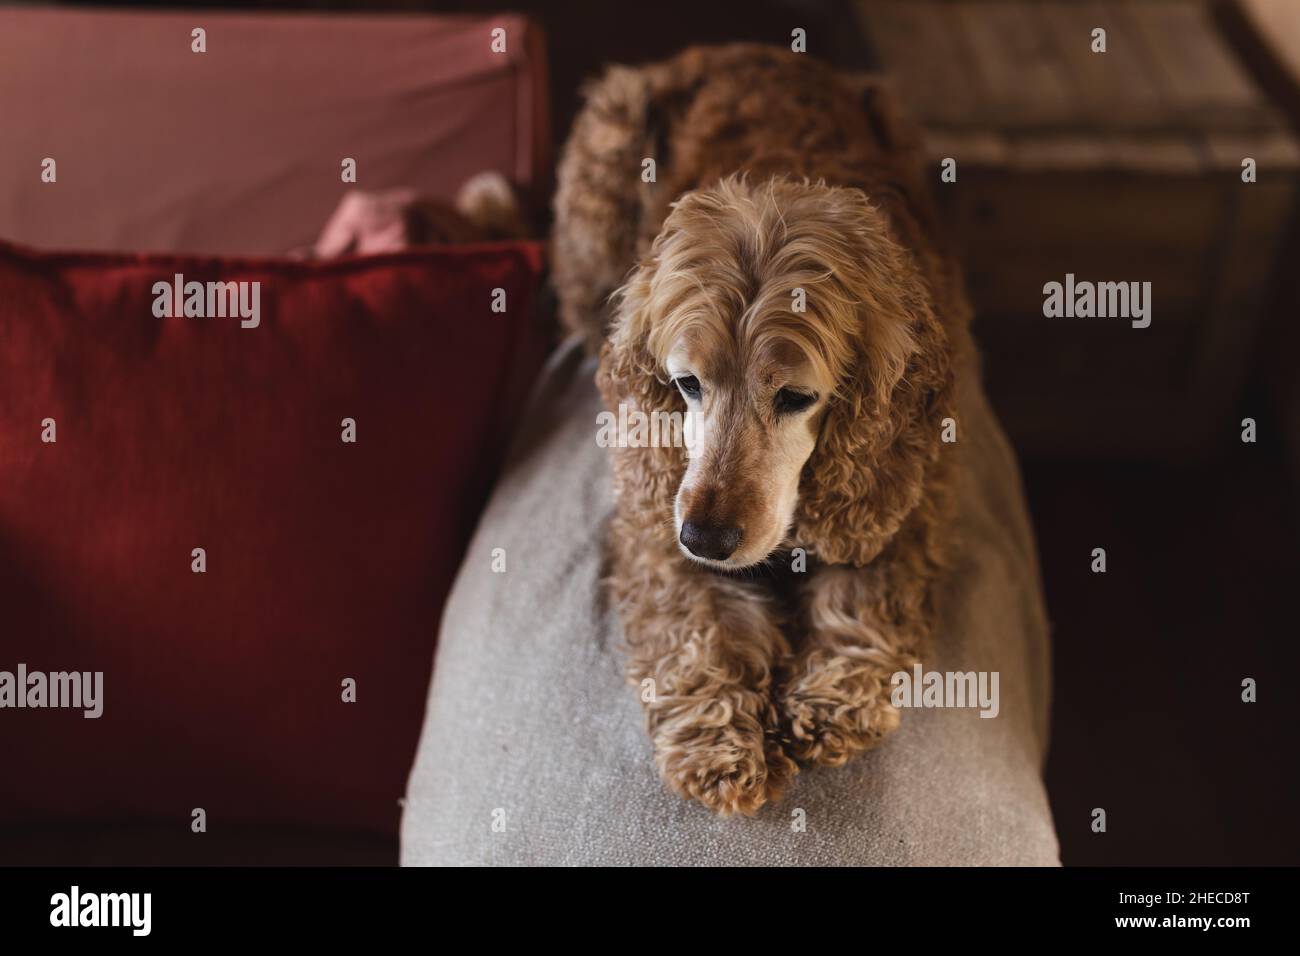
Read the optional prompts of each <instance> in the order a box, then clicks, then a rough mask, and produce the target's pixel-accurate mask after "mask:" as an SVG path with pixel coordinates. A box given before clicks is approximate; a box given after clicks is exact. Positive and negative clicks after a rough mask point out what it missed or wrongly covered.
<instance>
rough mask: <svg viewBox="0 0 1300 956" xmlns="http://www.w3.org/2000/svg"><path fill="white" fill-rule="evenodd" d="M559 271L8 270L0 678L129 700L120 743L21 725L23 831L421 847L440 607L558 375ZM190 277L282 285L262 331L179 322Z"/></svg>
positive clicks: (457, 254) (409, 266)
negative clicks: (538, 378) (373, 834)
mask: <svg viewBox="0 0 1300 956" xmlns="http://www.w3.org/2000/svg"><path fill="white" fill-rule="evenodd" d="M539 271H540V252H539V248H538V247H537V246H536V245H535V244H530V243H516V244H500V245H493V246H478V247H466V248H459V249H451V248H448V249H425V250H413V251H410V252H402V253H394V254H391V255H384V256H379V257H372V258H354V259H341V260H333V261H327V262H321V263H300V262H290V261H283V260H271V261H267V260H218V259H205V258H193V257H176V256H140V257H132V256H118V255H98V254H44V253H34V252H30V251H24V250H21V249H17V248H15V247H12V246H8V245H4V244H0V671H8V672H10V673H14V672H16V669H17V665H18V664H20V663H22V664H25V665H26V668H27V670H28V671H29V672H32V671H39V672H43V673H49V672H60V671H79V672H95V671H102V672H103V675H104V676H103V699H104V702H103V715H102V716H101V717H100V718H98V719H86V718H85V717H83V715H82V712H81V711H78V710H68V709H48V708H47V709H3V710H0V760H2V761H3V765H4V766H3V769H2V770H0V775H2V776H3V779H4V780H5V781H6V783H7V785H5V786H2V787H0V824H3V823H11V822H17V821H33V820H42V821H55V822H57V821H60V820H69V819H78V820H94V819H99V820H104V819H126V818H136V819H140V818H143V819H152V820H167V821H174V822H175V824H176V825H177V826H179V827H183V828H187V829H188V827H189V824H190V819H191V811H192V810H193V809H195V808H203V809H204V811H205V812H206V816H207V822H208V827H209V829H213V828H216V827H220V826H222V825H224V824H226V823H230V822H232V821H242V822H261V823H292V824H298V825H303V826H349V827H358V828H365V829H369V830H372V831H380V832H387V833H391V832H393V831H394V830H395V829H396V826H397V821H398V813H399V807H398V803H397V801H398V798H399V797H400V796H401V795H402V793H403V790H404V788H405V781H406V775H407V771H408V769H409V766H410V762H411V759H412V755H413V753H414V749H415V744H416V738H417V736H418V734H419V729H420V723H421V714H422V712H423V707H424V701H425V691H426V687H427V682H428V677H429V673H430V666H431V660H432V652H433V645H434V640H435V636H436V633H437V628H438V621H439V614H440V611H441V607H442V602H443V599H444V597H445V595H446V592H447V590H448V588H449V586H450V583H451V580H452V576H453V574H454V573H455V570H456V567H457V564H458V561H459V558H460V556H461V553H462V549H463V546H464V544H465V542H466V540H467V538H468V535H469V532H470V531H471V530H472V528H473V524H474V522H475V520H476V517H477V513H478V510H479V507H480V506H481V503H482V501H483V500H484V498H485V496H486V492H487V489H488V484H489V482H490V480H491V477H492V472H493V469H494V466H495V464H496V462H497V459H498V455H499V453H500V451H501V450H502V447H503V445H504V444H505V441H506V438H507V432H508V426H509V423H510V420H511V417H512V414H513V413H514V411H515V410H516V409H517V407H518V405H519V403H520V402H521V401H522V398H523V395H524V393H525V390H526V388H527V386H528V384H529V383H530V381H531V379H532V375H533V373H534V372H535V371H536V368H537V366H538V364H539V362H540V356H541V344H542V343H541V335H540V333H539V332H538V331H537V327H536V321H535V316H534V314H533V297H534V294H535V290H536V288H537V283H538V275H539ZM176 273H181V274H183V276H184V277H185V280H186V281H187V282H188V281H199V282H207V281H217V280H220V281H247V282H252V281H258V282H260V283H261V298H260V306H261V316H260V324H259V325H258V326H257V327H256V328H244V327H242V325H241V322H240V320H239V319H237V318H220V317H216V318H193V317H191V318H180V317H164V318H156V317H155V316H154V309H153V306H154V301H155V296H154V293H153V291H152V287H153V285H154V283H155V282H159V281H164V282H171V281H172V277H173V276H174V275H175V274H176ZM497 288H501V289H504V290H505V296H506V299H505V302H506V310H505V311H504V312H494V311H493V310H492V302H493V290H494V289H497ZM47 418H52V419H54V420H55V422H56V425H55V427H56V429H57V430H56V433H55V434H56V438H57V440H56V441H55V442H54V443H46V442H43V441H42V433H43V427H42V421H43V420H44V419H47ZM344 418H352V419H354V420H355V421H356V438H357V440H356V442H355V443H353V444H348V443H344V442H343V441H342V440H341V436H342V431H343V429H342V427H341V424H340V423H341V421H342V419H344ZM194 548H203V549H205V551H206V561H207V570H206V572H204V573H195V572H194V571H193V570H192V567H191V564H192V558H191V552H192V549H194ZM345 678H353V679H354V680H355V681H356V686H357V700H356V702H355V703H345V702H344V701H343V700H342V696H343V692H342V682H343V681H344V679H345ZM196 838H198V837H196Z"/></svg>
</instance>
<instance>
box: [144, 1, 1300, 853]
mask: <svg viewBox="0 0 1300 956" xmlns="http://www.w3.org/2000/svg"><path fill="white" fill-rule="evenodd" d="M134 5H135V6H141V7H145V6H175V5H176V4H167V3H162V4H148V3H138V4H134ZM204 5H205V6H222V7H246V8H259V9H307V8H310V9H318V10H319V9H337V10H348V9H367V10H374V9H394V10H399V9H400V10H422V9H428V10H438V11H441V12H454V11H464V12H474V13H486V12H494V11H496V10H498V9H500V7H499V6H498V5H496V4H489V3H480V2H462V3H428V2H417V0H412V2H385V3H382V4H362V3H330V2H312V3H292V2H287V3H286V2H281V3H276V4H260V3H247V2H237V3H216V4H212V3H209V4H204ZM509 8H510V9H513V10H519V11H522V12H526V13H530V14H532V15H533V16H534V17H535V18H536V19H537V20H538V21H539V22H541V23H542V25H543V26H544V28H545V30H546V35H547V41H548V52H549V60H550V64H549V65H550V72H551V96H552V117H553V121H554V135H555V142H556V145H557V147H558V146H559V144H561V143H562V142H563V141H564V137H565V134H566V132H567V129H568V126H569V124H570V122H571V121H572V118H573V115H574V113H575V111H576V109H577V108H578V106H579V103H580V99H579V96H578V89H579V86H580V84H581V82H582V81H583V80H584V79H586V78H588V77H591V76H592V75H594V74H595V73H597V72H598V71H599V70H600V68H601V67H602V66H603V65H604V64H607V63H637V62H643V61H646V60H651V59H656V58H660V57H664V56H668V55H671V54H673V53H675V52H676V51H678V50H680V49H681V48H682V47H684V46H687V45H690V44H692V43H712V42H725V41H733V40H756V41H765V42H773V43H788V42H789V36H790V30H791V28H792V26H801V27H803V28H805V29H806V30H807V31H808V36H809V53H810V54H812V55H814V56H818V57H821V58H824V59H827V60H829V61H831V62H832V63H834V64H836V65H837V66H840V67H842V68H846V69H865V68H870V67H872V66H873V65H874V64H876V63H877V62H878V52H877V50H876V49H875V47H874V45H873V43H872V41H871V38H870V37H869V35H868V32H869V31H864V30H862V29H860V27H859V20H858V17H857V13H856V11H855V10H854V9H853V6H852V5H851V4H849V3H845V2H819V3H799V2H788V3H779V2H770V0H767V2H749V3H745V4H736V5H729V4H728V5H723V4H708V3H700V2H698V0H697V2H677V0H668V2H662V0H657V2H655V3H653V4H651V5H647V6H646V7H644V8H642V7H636V8H633V7H631V6H630V5H628V4H624V3H601V2H586V0H584V2H570V3H554V2H552V3H545V2H536V0H524V2H516V3H513V4H510V5H509ZM1251 60H1252V56H1251V54H1250V53H1247V54H1246V55H1245V58H1244V62H1245V63H1246V66H1247V67H1248V68H1250V70H1251V71H1252V73H1256V72H1260V73H1264V72H1266V70H1264V67H1263V66H1262V65H1261V64H1259V63H1255V62H1251ZM1063 188H1064V187H1063ZM1050 214H1051V213H1050V208H1049V209H1046V210H1044V211H1043V213H1042V215H1043V216H1047V217H1050ZM1017 225H1018V227H1020V228H1023V229H1024V230H1027V231H1028V232H1029V234H1030V235H1031V236H1032V234H1033V230H1035V229H1039V228H1042V229H1046V228H1048V227H1049V226H1050V225H1051V223H1050V222H1049V221H1048V220H1046V219H1044V220H1041V221H1037V222H1036V221H1032V220H1026V221H1025V222H1023V223H1020V224H1017ZM1295 235H1296V230H1295V229H1294V228H1292V230H1291V238H1290V240H1288V241H1289V243H1290V244H1289V245H1288V246H1285V247H1284V249H1283V251H1282V252H1281V254H1280V257H1279V261H1280V262H1283V263H1285V262H1290V263H1292V267H1291V268H1282V269H1279V270H1278V274H1279V276H1280V279H1279V281H1278V282H1277V283H1276V285H1275V287H1273V288H1270V289H1268V290H1267V293H1266V295H1265V296H1264V298H1265V299H1266V308H1265V311H1266V316H1265V320H1264V326H1263V331H1262V332H1261V333H1260V334H1259V335H1258V336H1257V337H1256V339H1255V341H1254V342H1253V344H1252V346H1251V349H1250V356H1249V359H1248V362H1247V365H1246V367H1245V374H1244V376H1243V379H1242V381H1241V382H1240V383H1239V385H1236V386H1232V388H1231V393H1226V392H1225V395H1224V396H1214V397H1222V398H1224V400H1225V403H1226V405H1227V408H1228V411H1230V412H1232V414H1231V415H1228V416H1226V418H1225V421H1226V422H1228V423H1230V422H1237V421H1240V419H1241V418H1242V417H1244V416H1247V415H1249V416H1251V417H1254V418H1255V419H1256V420H1257V421H1258V428H1259V436H1260V437H1259V441H1258V442H1257V443H1256V444H1253V445H1250V444H1243V443H1241V441H1240V440H1239V431H1240V428H1239V426H1232V427H1228V426H1227V424H1225V427H1223V428H1219V429H1217V430H1216V431H1214V432H1213V434H1211V435H1210V436H1209V437H1208V438H1202V439H1200V440H1199V441H1198V442H1197V443H1196V444H1195V445H1194V446H1193V447H1190V448H1183V449H1180V451H1179V453H1177V454H1168V453H1162V454H1159V455H1148V454H1115V453H1113V452H1109V453H1101V452H1097V451H1095V450H1094V449H1095V448H1096V447H1097V446H1098V445H1099V444H1101V443H1100V442H1098V441H1094V440H1093V439H1094V438H1098V437H1100V436H1099V435H1091V434H1089V433H1088V432H1087V429H1088V428H1089V424H1088V421H1087V420H1086V418H1085V419H1084V420H1083V422H1082V424H1079V423H1075V424H1073V425H1072V426H1071V427H1074V428H1076V429H1079V431H1078V433H1077V435H1075V436H1073V437H1074V438H1075V439H1076V440H1075V444H1076V445H1077V447H1078V449H1080V450H1079V451H1077V452H1075V453H1062V451H1061V449H1060V448H1057V449H1054V450H1053V451H1051V453H1047V452H1044V451H1043V449H1042V448H1041V447H1039V444H1038V443H1036V442H1035V441H1033V440H1031V439H1030V438H1029V437H1027V434H1028V433H1026V434H1019V433H1018V432H1017V429H1016V428H1015V427H1012V426H1011V425H1009V426H1008V427H1009V431H1010V433H1011V438H1012V440H1013V443H1015V444H1016V445H1017V449H1018V451H1019V453H1020V457H1021V461H1022V466H1023V471H1024V478H1025V485H1026V489H1027V492H1028V497H1029V504H1030V509H1031V512H1032V516H1033V519H1034V525H1035V528H1036V531H1037V535H1038V544H1039V548H1040V553H1041V563H1042V572H1043V580H1044V586H1045V590H1046V595H1047V606H1048V611H1049V615H1050V619H1051V622H1052V629H1053V634H1052V641H1053V655H1054V664H1053V671H1054V689H1053V701H1054V702H1053V709H1052V714H1053V718H1052V719H1053V727H1052V744H1051V752H1050V755H1049V758H1048V764H1047V785H1048V789H1049V792H1050V797H1051V802H1052V808H1053V812H1054V815H1055V819H1056V825H1057V828H1058V832H1059V836H1060V841H1061V850H1062V857H1063V860H1064V862H1065V863H1066V864H1069V865H1081V864H1082V865H1116V864H1118V865H1133V864H1147V865H1155V864H1166V865H1168V864H1172V865H1209V864H1233V865H1241V864H1296V863H1297V862H1300V823H1298V822H1297V819H1296V816H1295V813H1296V807H1297V805H1300V800H1297V797H1300V762H1298V761H1297V759H1296V731H1297V728H1300V706H1298V705H1297V702H1296V698H1295V695H1294V693H1293V690H1292V687H1291V680H1292V678H1293V675H1295V674H1297V673H1300V650H1298V649H1297V643H1296V636H1297V628H1296V624H1295V619H1294V616H1293V609H1294V607H1295V589H1296V587H1297V584H1298V583H1300V574H1298V573H1297V572H1298V571H1300V522H1298V520H1297V502H1298V501H1300V494H1298V493H1297V491H1298V489H1300V482H1298V481H1297V476H1296V470H1295V467H1294V462H1291V461H1289V459H1288V451H1287V440H1288V439H1289V440H1291V441H1295V439H1296V437H1297V436H1296V435H1295V434H1294V431H1295V429H1296V427H1297V426H1296V419H1294V418H1290V417H1288V415H1287V406H1286V396H1287V395H1288V394H1294V392H1293V391H1288V389H1289V388H1290V385H1289V383H1293V382H1294V380H1295V378H1296V368H1297V364H1296V362H1295V359H1294V354H1295V353H1294V350H1295V347H1296V344H1295V343H1296V339H1295V334H1294V330H1293V329H1292V328H1291V326H1292V324H1293V323H1294V321H1295V319H1296V317H1297V314H1298V313H1300V308H1298V307H1297V303H1298V302H1300V294H1298V293H1297V290H1296V281H1295V276H1294V273H1295V272H1296V271H1297V270H1295V269H1294V267H1293V266H1294V263H1296V262H1300V244H1297V242H1296V241H1295ZM1188 268H1189V270H1195V269H1196V268H1198V264H1196V263H1189V265H1188ZM1055 278H1060V276H1059V275H1058V276H1055ZM1081 278H1082V276H1081ZM1103 278H1116V279H1117V278H1120V277H1119V276H1105V277H1103ZM1027 281H1031V282H1039V283H1041V282H1042V281H1044V280H1043V278H1042V277H1041V276H1038V275H1036V274H1035V275H1030V276H1027ZM995 321H996V318H995V317H988V316H981V317H980V318H979V319H977V323H976V326H975V332H976V336H977V339H980V340H981V341H983V342H985V360H986V369H987V374H986V377H987V379H988V384H989V390H990V393H991V395H992V397H993V400H994V404H995V406H996V407H997V408H998V411H999V413H1000V414H1001V415H1002V417H1003V418H1004V420H1005V421H1007V422H1008V423H1012V422H1016V421H1019V420H1022V419H1023V418H1024V417H1025V415H1026V414H1029V413H1032V411H1033V408H1032V407H1030V406H1031V405H1033V404H1036V403H1038V402H1046V401H1050V400H1051V399H1053V398H1054V397H1068V398H1078V396H1077V395H1071V396H1053V395H1052V394H1051V390H1052V388H1053V386H1052V384H1051V382H1050V381H1049V382H1048V383H1047V384H1046V385H1045V386H1043V392H1042V393H1041V394H1038V395H1025V394H1023V393H1021V394H1007V393H1006V392H1005V390H1003V389H1000V388H999V383H1000V381H1001V376H1002V374H1003V370H1005V369H1009V368H1010V367H1012V366H1014V365H1016V364H1020V363H1026V362H1027V363H1034V362H1035V361H1038V360H1041V359H1044V358H1046V356H1043V355H1041V354H1040V355H1039V356H1035V355H1034V354H1032V353H1031V354H1007V351H1006V349H1005V346H1003V345H1001V344H997V345H990V344H988V343H990V342H992V343H998V341H999V339H998V336H997V334H996V332H997V329H996V327H994V322H995ZM1062 347H1065V346H1064V344H1063V345H1062ZM1034 348H1035V349H1038V350H1040V351H1047V352H1050V351H1051V350H1052V349H1053V348H1054V345H1053V343H1052V342H1051V341H1050V340H1047V341H1038V342H1036V343H1035V345H1034ZM1008 374H1009V373H1008ZM1106 375H1107V373H1106V370H1105V369H1101V370H1099V372H1098V378H1097V382H1098V387H1099V388H1101V387H1106V383H1107V378H1106ZM1279 382H1280V383H1281V384H1280V385H1279ZM1056 387H1058V388H1061V389H1066V388H1071V389H1075V390H1076V391H1077V390H1078V389H1079V387H1080V386H1079V385H1078V384H1077V383H1076V382H1064V383H1062V384H1061V385H1059V386H1056ZM1116 387H1119V386H1116ZM1224 387H1225V389H1226V388H1228V387H1229V386H1227V385H1225V386H1224ZM1084 398H1085V401H1086V395H1085V396H1084ZM1133 415H1134V416H1136V417H1137V418H1138V419H1140V417H1141V415H1142V409H1141V408H1140V407H1135V408H1134V409H1133ZM1111 424H1112V423H1109V422H1107V421H1104V420H1103V419H1101V418H1099V419H1098V421H1097V423H1096V424H1095V426H1094V427H1095V428H1096V429H1098V430H1100V429H1103V428H1107V427H1110V426H1111ZM1153 427H1158V422H1157V423H1154V424H1153ZM1066 444H1067V445H1068V444H1070V443H1069V442H1066ZM1097 546H1104V547H1105V548H1106V551H1107V557H1108V572H1107V573H1106V574H1104V575H1101V574H1094V573H1092V572H1091V571H1090V567H1089V565H1090V561H1091V557H1090V555H1091V551H1092V549H1093V548H1094V547H1097ZM1244 677H1254V678H1255V679H1256V680H1257V681H1258V683H1259V702H1258V703H1256V704H1254V705H1245V704H1243V703H1242V702H1241V700H1240V693H1241V689H1240V688H1241V680H1242V678H1244ZM1094 807H1104V808H1106V811H1107V818H1108V832H1107V833H1105V834H1095V833H1093V832H1092V831H1091V829H1090V823H1091V810H1092V808H1094Z"/></svg>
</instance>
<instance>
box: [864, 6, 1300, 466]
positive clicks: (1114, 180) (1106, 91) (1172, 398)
mask: <svg viewBox="0 0 1300 956" xmlns="http://www.w3.org/2000/svg"><path fill="white" fill-rule="evenodd" d="M858 10H859V14H860V19H861V22H862V24H863V26H864V28H865V29H866V30H867V32H868V35H869V38H870V39H871V41H872V42H873V44H874V45H875V47H876V49H877V51H878V53H879V57H880V59H881V61H882V63H883V65H884V67H885V68H886V69H887V70H888V71H890V72H893V73H894V74H896V77H897V81H898V87H899V92H900V94H901V95H902V97H903V99H904V102H906V103H907V104H908V105H909V106H910V108H911V110H912V112H913V113H914V115H916V116H917V117H918V118H919V119H920V121H921V123H922V125H923V126H924V128H925V130H926V134H927V150H928V153H929V158H930V160H931V162H932V163H933V164H934V177H933V180H932V182H933V183H934V194H935V197H936V200H937V202H938V205H939V208H940V210H941V213H942V215H943V217H944V221H945V225H946V228H947V229H949V230H950V232H951V234H952V235H953V236H954V237H955V238H956V240H957V243H958V245H959V247H960V248H961V250H962V254H963V258H964V262H965V265H966V273H967V281H968V285H969V287H970V291H971V297H972V300H973V302H974V304H975V308H976V314H977V317H978V318H977V322H976V335H977V338H978V339H979V341H980V343H981V347H982V350H983V352H984V354H985V363H986V365H985V367H986V381H987V384H988V388H989V392H990V394H991V395H992V397H993V400H994V402H995V404H996V405H997V407H998V410H999V412H1000V413H1001V415H1002V418H1003V420H1004V423H1005V424H1006V426H1007V429H1008V431H1009V432H1010V433H1011V435H1012V437H1013V439H1014V440H1015V441H1016V442H1017V444H1018V446H1019V447H1020V448H1021V449H1022V451H1026V452H1030V453H1045V454H1063V455H1085V454H1088V455H1090V454H1098V453H1115V454H1124V455H1142V456H1156V457H1165V458H1180V457H1189V456H1195V455H1199V454H1206V453H1212V452H1213V450H1214V449H1215V448H1221V447H1224V443H1225V442H1226V441H1230V440H1236V438H1237V430H1236V429H1235V428H1234V423H1233V422H1232V420H1231V418H1232V413H1233V412H1234V411H1235V410H1236V408H1237V403H1238V401H1239V398H1240V395H1241V392H1242V387H1243V385H1244V384H1245V382H1246V380H1247V378H1248V376H1249V375H1250V374H1251V363H1252V357H1253V349H1254V346H1255V344H1256V335H1257V331H1258V326H1259V322H1260V317H1261V314H1262V310H1263V307H1264V305H1265V304H1266V302H1267V300H1268V296H1269V294H1270V292H1271V290H1272V288H1273V284H1274V280H1275V277H1276V266H1277V262H1276V259H1277V252H1278V249H1279V248H1280V247H1281V244H1282V242H1283V240H1284V238H1285V236H1286V235H1287V233H1288V230H1289V229H1290V228H1291V223H1292V221H1293V214H1294V212H1295V209H1296V200H1297V185H1298V183H1300V146H1298V145H1297V140H1296V137H1295V134H1294V133H1293V132H1292V131H1291V130H1290V129H1289V128H1288V126H1287V124H1286V122H1285V120H1284V118H1283V117H1281V116H1280V115H1279V114H1278V113H1277V112H1276V111H1275V109H1274V108H1273V107H1272V106H1271V105H1270V103H1269V102H1268V100H1267V99H1266V97H1265V96H1264V95H1263V94H1262V93H1261V92H1260V91H1259V90H1258V89H1257V88H1256V86H1255V84H1254V82H1253V81H1252V80H1251V78H1250V76H1249V75H1248V73H1247V72H1246V71H1245V70H1244V69H1243V67H1242V66H1241V64H1240V63H1239V62H1238V60H1237V59H1236V56H1235V54H1234V53H1233V52H1232V50H1231V49H1229V47H1228V46H1227V45H1226V44H1225V43H1224V42H1223V41H1222V39H1221V38H1220V36H1219V33H1218V31H1217V29H1216V27H1215V24H1214V21H1213V19H1212V17H1211V16H1210V13H1209V10H1208V9H1207V6H1206V5H1205V4H1204V3H1200V2H1196V0H1150V2H1142V3H1133V2H1130V3H1099V2H1075V0H1070V2H1025V0H1019V2H1016V0H986V2H980V0H969V2H938V0H880V2H871V0H862V2H861V3H860V4H859V6H858ZM1098 27H1100V28H1103V29H1104V30H1105V31H1106V52H1105V53H1094V52H1092V49H1091V44H1092V39H1093V37H1092V31H1093V30H1094V28H1098ZM949 157H951V158H953V159H955V160H956V161H957V181H956V182H955V183H943V182H941V180H940V175H939V169H940V167H939V164H940V162H941V161H942V160H943V159H945V158H949ZM1246 157H1250V158H1253V159H1254V160H1255V161H1256V164H1257V181H1256V182H1254V183H1244V182H1243V181H1242V177H1241V172H1242V167H1241V163H1242V160H1243V159H1244V158H1246ZM1067 273H1072V274H1073V275H1074V276H1075V277H1076V278H1077V279H1079V280H1090V281H1097V282H1100V281H1144V282H1151V283H1152V303H1153V304H1152V322H1151V325H1150V327H1149V328H1145V329H1137V328H1133V327H1131V325H1130V323H1129V322H1127V321H1125V320H1123V319H1097V318H1094V319H1063V318H1055V319H1053V318H1046V317H1044V315H1043V298H1044V296H1043V285H1044V284H1045V283H1047V282H1050V281H1057V282H1061V281H1063V280H1064V277H1065V275H1066V274H1067Z"/></svg>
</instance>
